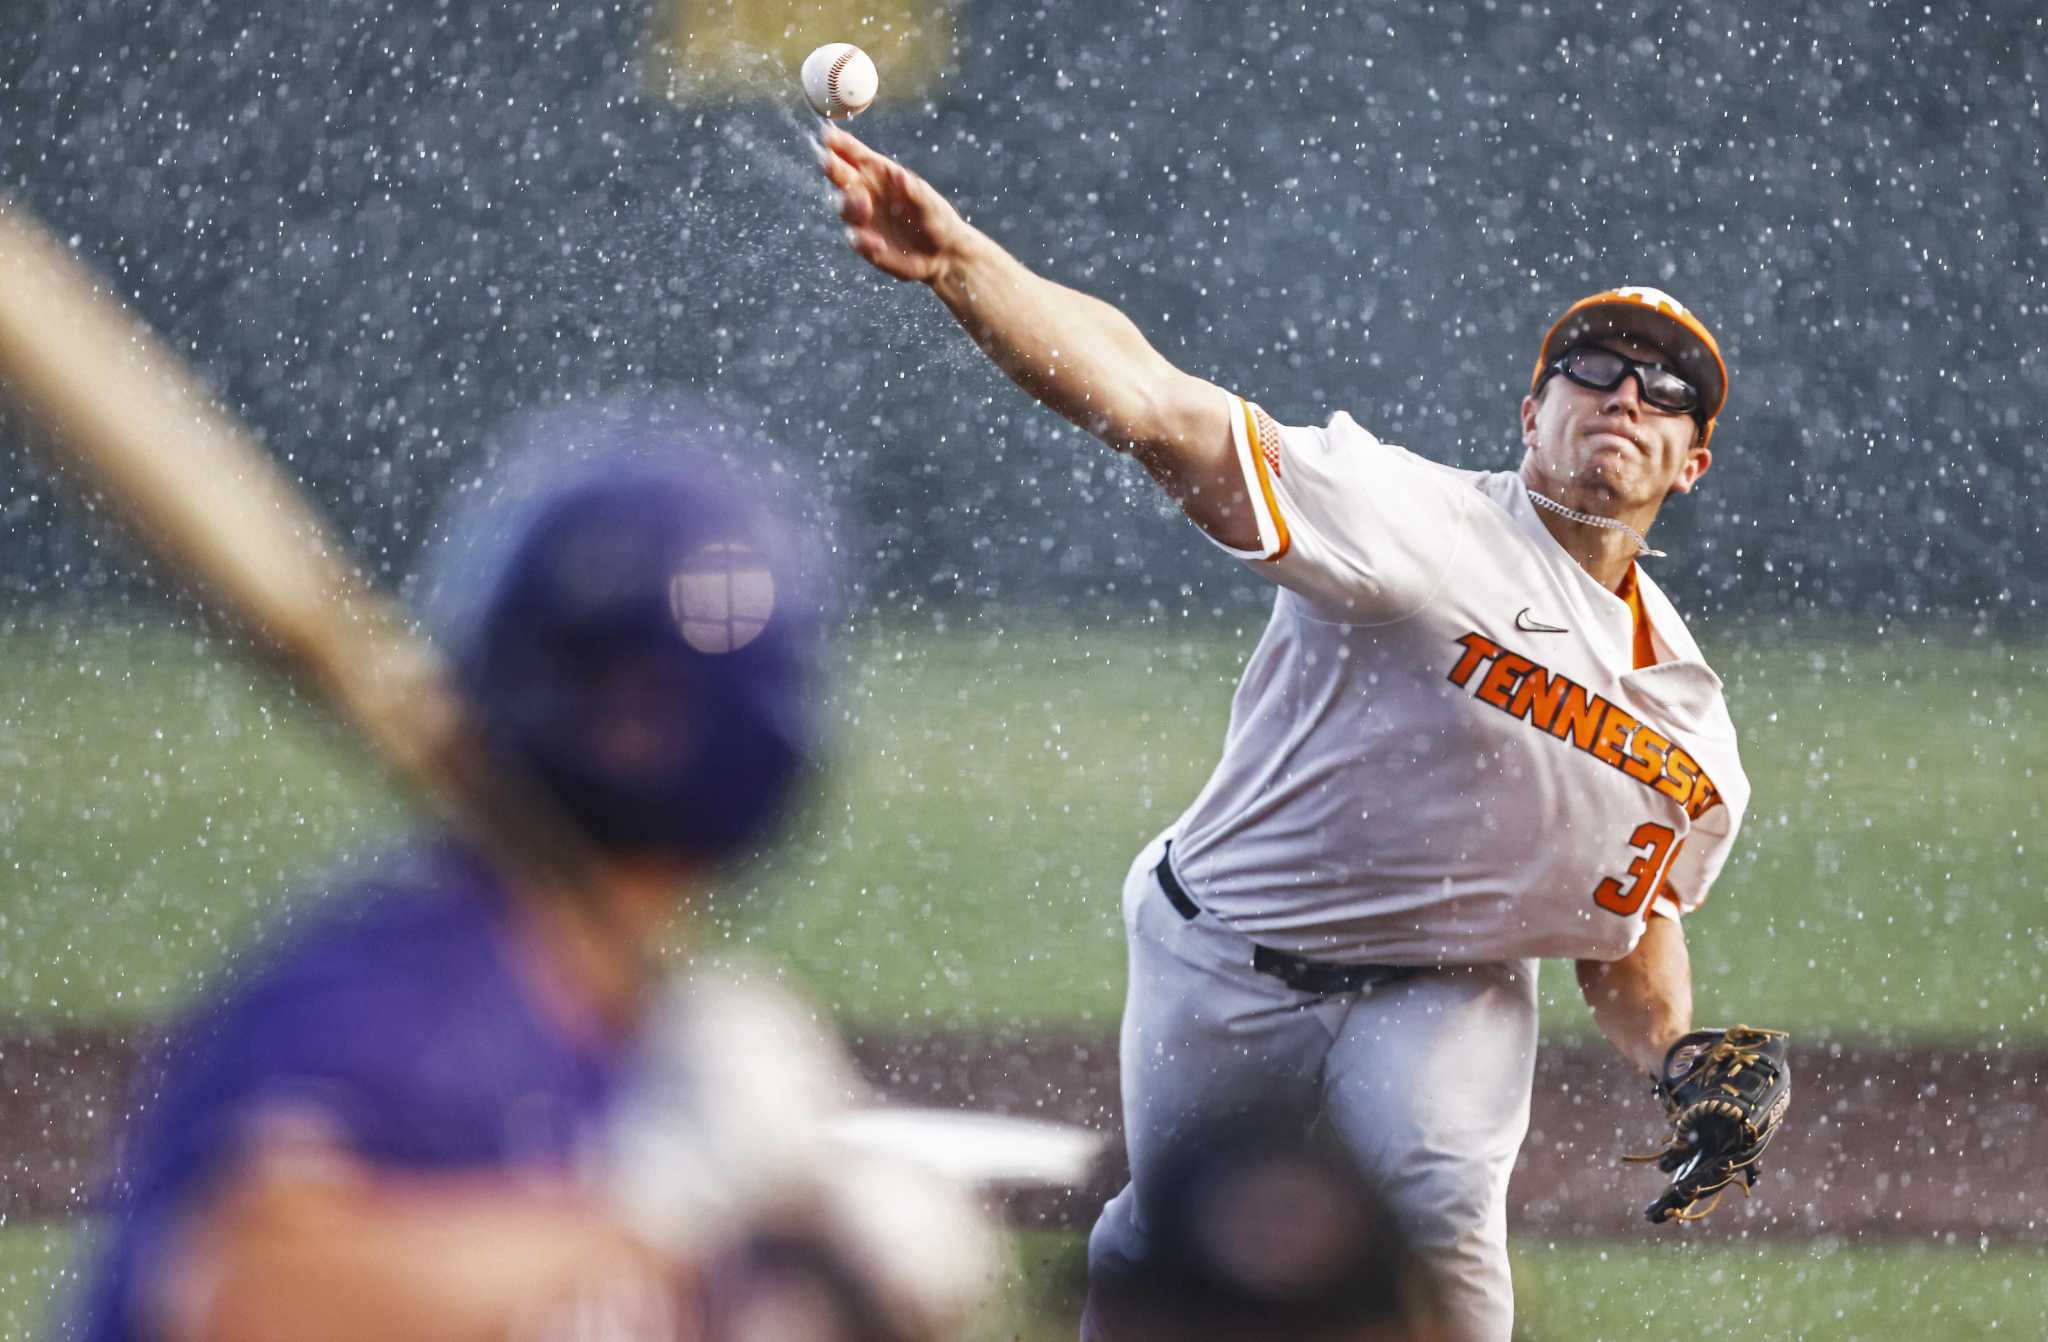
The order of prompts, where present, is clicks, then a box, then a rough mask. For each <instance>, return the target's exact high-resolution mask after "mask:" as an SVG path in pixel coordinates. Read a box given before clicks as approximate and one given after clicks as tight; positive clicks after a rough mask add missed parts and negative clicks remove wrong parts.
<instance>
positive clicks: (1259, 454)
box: [1230, 395, 1292, 563]
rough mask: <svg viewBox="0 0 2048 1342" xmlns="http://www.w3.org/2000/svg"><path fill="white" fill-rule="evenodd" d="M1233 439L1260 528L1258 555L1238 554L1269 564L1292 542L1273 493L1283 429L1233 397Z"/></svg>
mask: <svg viewBox="0 0 2048 1342" xmlns="http://www.w3.org/2000/svg"><path fill="white" fill-rule="evenodd" d="M1230 438H1231V442H1232V443H1233V444H1234V445H1235V446H1236V448H1237V465H1238V469H1239V470H1240V471H1242V472H1243V473H1244V486H1245V494H1246V496H1247V497H1248V498H1250V500H1251V504H1252V517H1253V519H1254V520H1255V521H1256V522H1257V523H1258V527H1259V549H1258V551H1257V553H1255V554H1254V553H1252V552H1249V551H1238V552H1234V553H1243V554H1245V555H1247V556H1248V557H1250V558H1255V559H1261V560H1264V561H1265V562H1267V563H1272V562H1274V561H1275V560H1278V559H1281V558H1283V557H1285V555H1286V554H1287V549H1288V546H1289V545H1290V544H1291V543H1292V542H1291V539H1290V538H1289V536H1288V534H1287V519H1286V518H1285V517H1283V516H1282V515H1281V512H1280V501H1279V499H1278V498H1277V497H1275V495H1274V492H1273V470H1274V468H1275V466H1276V464H1277V462H1278V459H1279V455H1280V429H1279V426H1277V425H1275V424H1274V423H1273V421H1272V420H1271V419H1269V418H1267V416H1266V414H1265V412H1264V411H1262V410H1260V409H1259V408H1258V407H1257V406H1255V405H1253V404H1252V403H1251V402H1250V401H1247V400H1245V399H1243V398H1242V397H1239V396H1236V395H1231V397H1230Z"/></svg>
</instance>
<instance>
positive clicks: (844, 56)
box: [825, 47, 854, 107]
mask: <svg viewBox="0 0 2048 1342" xmlns="http://www.w3.org/2000/svg"><path fill="white" fill-rule="evenodd" d="M853 53H854V48H852V47H848V48H847V49H846V50H844V51H842V52H840V53H839V59H838V60H836V61H834V62H832V68H831V69H830V70H829V71H827V72H826V74H825V92H826V93H827V94H828V95H830V97H831V99H832V101H833V102H835V103H838V104H839V105H840V106H841V107H844V106H846V99H844V98H842V97H840V96H839V72H840V71H841V70H844V69H845V68H846V63H847V62H848V61H850V60H852V59H853Z"/></svg>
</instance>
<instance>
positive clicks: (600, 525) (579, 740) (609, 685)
mask: <svg viewBox="0 0 2048 1342" xmlns="http://www.w3.org/2000/svg"><path fill="white" fill-rule="evenodd" d="M596 415H597V419H596V421H595V422H596V424H597V427H598V432H597V433H596V434H595V436H594V438H593V437H592V436H590V435H589V434H587V433H585V432H582V430H588V429H589V427H590V426H591V424H592V423H593V421H592V420H591V419H589V418H585V419H583V420H582V421H580V422H575V421H569V422H565V421H564V419H563V417H562V416H561V415H560V414H559V413H557V414H555V415H549V416H544V417H542V418H540V419H538V420H535V421H531V422H529V423H528V425H527V426H526V427H527V432H526V434H525V435H524V436H526V437H528V438H529V439H532V438H536V437H538V438H550V437H553V438H555V439H556V441H555V442H554V443H553V446H554V447H555V448H556V450H557V451H558V452H560V453H564V454H579V455H580V457H581V459H580V460H578V461H577V462H576V463H575V465H574V467H573V468H572V469H570V470H569V471H568V472H567V473H566V474H563V475H562V476H561V477H560V478H558V479H557V480H556V481H554V482H553V483H551V484H549V485H547V486H546V487H544V488H542V489H540V490H539V491H538V493H537V495H536V496H535V497H534V498H533V499H532V500H531V501H530V502H529V503H528V504H527V506H526V507H525V508H524V509H523V510H522V511H520V512H518V513H517V514H515V515H514V516H513V517H512V518H511V519H510V520H509V521H506V520H505V517H504V514H503V512H502V510H500V511H499V513H498V515H497V516H498V522H499V525H497V526H493V527H490V528H489V529H490V530H491V531H492V532H494V533H495V534H490V535H485V536H483V537H481V545H480V547H479V548H480V549H481V552H482V561H481V563H473V564H472V566H471V569H470V571H469V572H468V573H467V574H465V575H463V577H462V579H461V583H462V585H463V586H464V587H465V588H467V589H468V591H469V592H470V593H471V594H472V598H471V600H470V601H468V602H466V603H465V604H466V605H467V606H468V609H465V610H463V611H462V612H460V614H459V616H458V620H459V624H460V627H459V628H458V630H457V631H456V632H455V634H454V635H453V637H452V638H451V644H452V646H451V647H450V652H451V653H452V655H453V657H454V660H455V665H456V670H457V675H458V677H459V679H460V682H461V684H462V687H463V689H464V690H465V691H466V693H467V694H468V695H469V697H470V699H471V700H472V702H473V703H474V704H475V706H476V709H477V712H478V715H479V717H480V719H481V720H482V724H483V727H484V730H485V732H486V734H487V735H488V736H489V738H490V739H491V741H492V743H493V744H494V745H495V746H496V747H497V748H498V749H499V750H501V751H504V752H505V753H506V754H507V755H508V756H510V757H511V758H513V759H516V760H517V761H518V762H519V763H520V764H521V765H522V766H524V767H526V768H528V769H530V770H531V771H532V772H533V773H534V775H535V776H536V777H538V778H539V780H540V781H541V782H542V783H544V784H545V785H546V786H547V788H548V789H549V790H550V792H552V794H553V795H554V797H555V798H556V800H557V802H558V803H559V804H560V805H561V806H562V807H563V809H564V810H566V811H567V812H569V814H571V815H572V816H573V817H574V818H575V819H576V820H577V821H578V822H580V823H581V824H582V825H583V827H584V828H585V830H586V831H587V832H588V833H589V834H590V835H591V836H592V837H593V838H594V839H596V840H597V841H598V842H599V843H600V844H602V845H604V846H606V847H609V848H613V849H617V850H621V851H666V852H677V853H683V854H686V855H691V856H698V857H708V858H718V857H723V856H727V855H729V854H733V853H735V852H736V851H738V850H740V849H742V848H744V847H746V846H747V845H749V844H750V843H751V842H753V841H754V840H757V839H759V838H761V837H762V836H763V835H764V834H765V832H766V831H767V829H768V827H769V825H770V824H771V822H772V821H773V820H774V819H775V818H777V817H778V816H779V815H780V814H781V812H782V811H783V809H784V807H785V805H786V803H787V802H788V800H789V798H790V796H791V794H792V793H793V791H794V790H795V784H796V783H797V781H798V779H799V777H800V776H801V775H802V774H803V773H804V771H805V768H806V766H807V765H808V764H809V763H810V761H811V760H812V759H813V758H814V757H815V755H816V753H817V746H818V742H817V737H818V729H819V723H818V716H819V715H818V712H817V703H816V694H817V689H818V687H817V683H816V682H817V675H816V666H815V647H814V644H815V638H816V632H817V625H818V623H819V614H818V611H817V610H816V609H815V607H814V605H813V603H812V601H811V598H810V595H809V593H808V592H807V591H806V590H805V589H806V583H805V582H804V581H803V577H804V575H803V573H802V569H803V567H804V566H803V565H802V564H801V563H800V562H799V559H798V556H797V553H796V549H795V542H794V538H793V536H792V534H791V533H790V532H789V531H788V530H787V529H786V528H785V527H784V525H783V524H782V523H781V522H780V520H779V519H778V518H777V517H776V516H775V515H774V513H773V512H771V511H770V510H769V509H768V508H766V507H765V506H764V505H763V501H762V499H761V498H760V496H759V491H758V490H751V489H748V488H746V487H744V486H743V484H742V483H741V482H740V481H739V480H738V479H737V478H736V476H735V474H734V472H733V471H732V470H731V469H729V468H728V467H727V465H726V463H725V462H724V461H722V460H721V459H720V456H719V455H718V453H719V450H720V449H726V450H731V449H734V448H746V449H752V448H754V447H756V446H758V444H756V443H754V442H753V441H751V440H749V441H742V439H743V438H744V435H743V434H741V433H739V432H737V431H734V430H731V429H729V428H728V427H727V426H725V425H723V424H721V423H718V422H715V421H710V420H707V419H704V418H702V417H700V416H696V415H692V416H683V417H677V416H674V415H669V414H661V413H649V412H647V411H646V410H645V409H644V407H632V406H628V407H627V408H626V409H625V410H623V411H621V410H620V409H619V407H618V406H617V405H616V404H614V405H612V406H610V407H600V408H599V410H598V411H597V412H596ZM570 425H573V426H574V427H575V428H576V429H577V430H578V432H575V433H567V434H565V433H564V430H565V427H569V426H570ZM551 427H552V430H553V432H552V433H551V432H550V430H551ZM558 459H559V458H558ZM487 525H488V524H487ZM475 558H476V557H475V556H471V559H472V560H474V559H475ZM479 583H480V584H481V595H480V597H477V596H475V595H474V594H475V593H476V592H477V591H478V588H477V587H476V586H475V585H474V584H479Z"/></svg>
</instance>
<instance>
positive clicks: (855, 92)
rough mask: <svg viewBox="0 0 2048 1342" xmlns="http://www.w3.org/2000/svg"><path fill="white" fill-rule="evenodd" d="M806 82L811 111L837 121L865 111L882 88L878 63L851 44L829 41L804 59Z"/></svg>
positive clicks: (805, 90) (806, 92)
mask: <svg viewBox="0 0 2048 1342" xmlns="http://www.w3.org/2000/svg"><path fill="white" fill-rule="evenodd" d="M803 81H804V97H806V98H808V99H809V100H810V103H811V110H812V111H814V112H816V113H817V114H818V115H819V116H822V117H830V118H831V119H832V120H834V121H844V120H845V119H846V118H848V117H850V116H858V115H860V113H862V112H865V111H866V110H867V107H868V104H869V103H871V102H873V101H874V100H875V90H876V89H878V88H880V87H881V85H882V77H881V75H880V74H878V73H876V71H875V63H874V62H873V61H872V60H870V59H868V54H867V53H866V52H865V51H862V50H861V49H860V48H859V47H857V46H855V45H854V44H853V43H851V42H827V43H826V44H825V45H824V46H822V47H819V48H818V49H817V50H816V51H814V52H812V53H811V54H810V55H808V56H806V57H804V69H803Z"/></svg>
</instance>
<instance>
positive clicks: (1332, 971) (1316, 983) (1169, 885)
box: [1152, 844, 1415, 993]
mask: <svg viewBox="0 0 2048 1342" xmlns="http://www.w3.org/2000/svg"><path fill="white" fill-rule="evenodd" d="M1152 874H1153V876H1155V877H1157V878H1158V880H1159V888H1160V889H1161V890H1163V891H1165V892H1166V902H1167V903H1169V904H1171V905H1173V911H1174V912H1175V913H1177V914H1179V915H1180V916H1181V917H1182V919H1184V920H1185V921H1187V922H1193V921H1194V920H1195V919H1197V918H1199V917H1201V915H1202V908H1201V905H1199V904H1197V903H1195V901H1194V900H1192V899H1190V898H1189V897H1188V892H1187V887H1186V886H1184V885H1182V884H1181V883H1180V877H1178V876H1176V875H1174V874H1173V845H1172V844H1168V845H1167V849H1166V851H1165V852H1164V853H1162V854H1160V856H1159V865H1158V866H1156V867H1154V868H1153V869H1152ZM1252 968H1253V969H1254V970H1256V971H1257V972H1258V973H1261V974H1271V975H1272V976H1273V977H1274V978H1276V979H1279V980H1280V981H1281V982H1282V983H1284V984H1286V985H1287V986H1288V987H1290V988H1293V989H1295V990H1296V991H1298V992H1305V993H1357V992H1364V991H1365V990H1366V989H1367V988H1372V987H1377V986H1378V985H1379V984H1382V983H1393V982H1395V981H1397V980H1399V979H1405V978H1407V977H1408V976H1409V975H1411V974H1413V973H1414V972H1415V969H1414V967H1413V966H1411V965H1333V964H1327V963H1325V962H1323V961H1321V960H1308V959H1304V958H1302V957H1301V956H1299V955H1294V954H1291V953H1290V952H1287V951H1276V950H1274V949H1273V948H1272V947H1271V946H1260V945H1256V944H1255V945H1253V947H1252Z"/></svg>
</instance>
